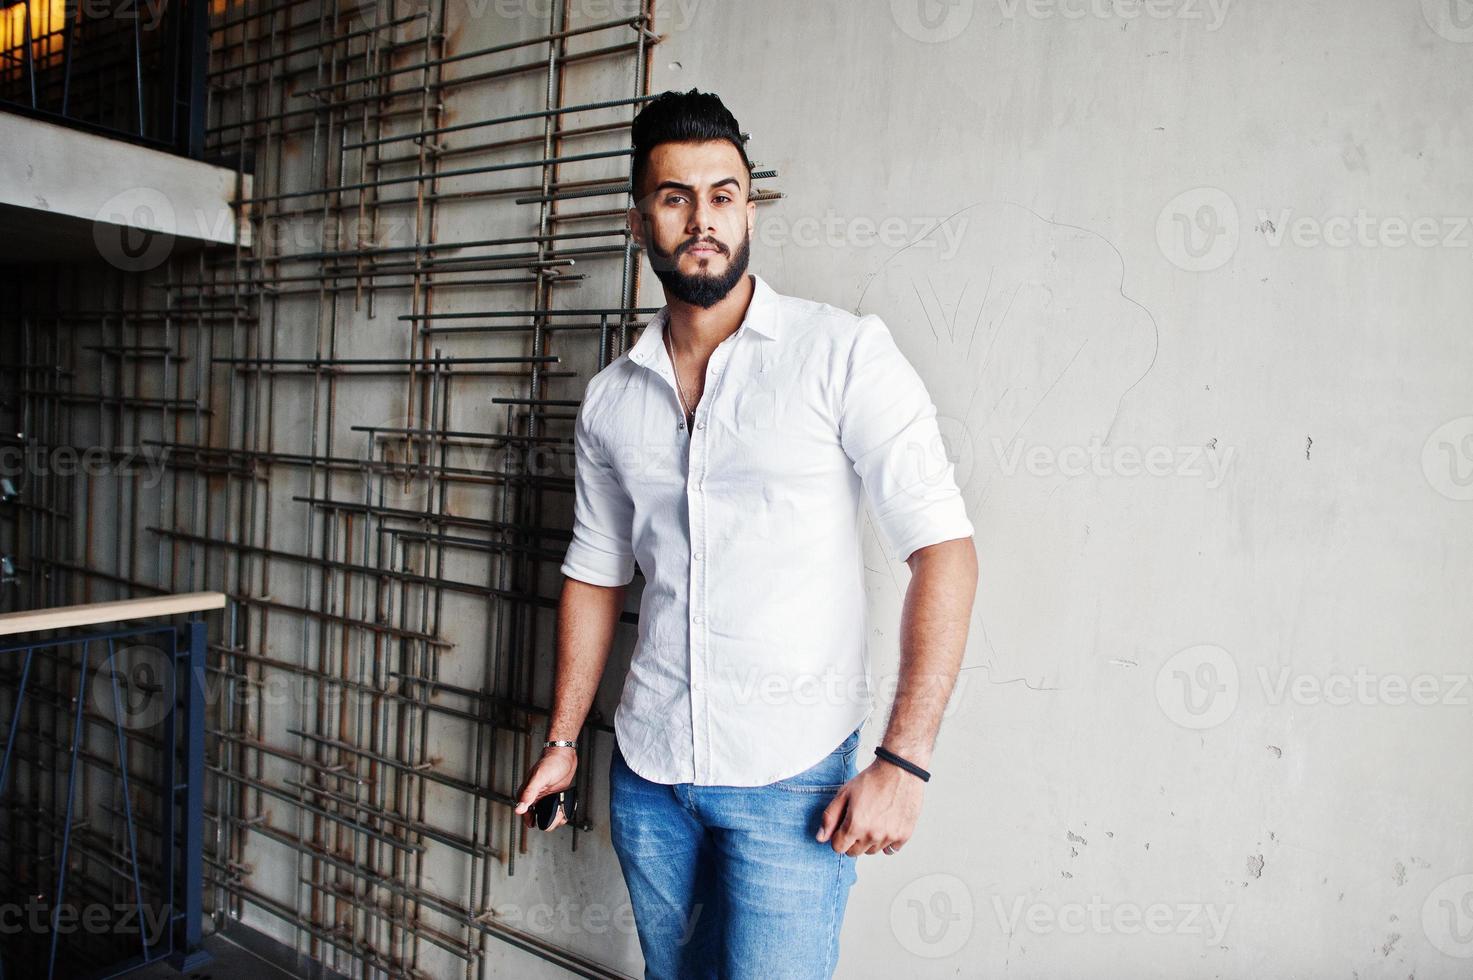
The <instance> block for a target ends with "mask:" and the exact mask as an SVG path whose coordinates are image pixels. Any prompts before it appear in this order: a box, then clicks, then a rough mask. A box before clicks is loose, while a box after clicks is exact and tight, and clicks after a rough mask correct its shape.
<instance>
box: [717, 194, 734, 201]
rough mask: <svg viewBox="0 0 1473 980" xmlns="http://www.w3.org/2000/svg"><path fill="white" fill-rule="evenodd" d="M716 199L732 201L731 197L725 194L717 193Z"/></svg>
mask: <svg viewBox="0 0 1473 980" xmlns="http://www.w3.org/2000/svg"><path fill="white" fill-rule="evenodd" d="M716 200H718V201H730V200H731V198H729V197H727V196H726V195H725V194H717V195H716Z"/></svg>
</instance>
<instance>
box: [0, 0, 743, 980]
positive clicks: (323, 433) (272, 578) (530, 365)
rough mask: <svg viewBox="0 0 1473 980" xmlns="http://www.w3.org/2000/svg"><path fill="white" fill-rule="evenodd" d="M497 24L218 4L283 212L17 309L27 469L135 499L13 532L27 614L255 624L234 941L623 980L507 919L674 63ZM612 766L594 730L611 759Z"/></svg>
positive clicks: (37, 497) (218, 93)
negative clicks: (647, 166)
mask: <svg viewBox="0 0 1473 980" xmlns="http://www.w3.org/2000/svg"><path fill="white" fill-rule="evenodd" d="M538 6H540V5H538ZM633 6H634V4H631V7H633ZM472 9H475V8H468V7H461V6H457V5H454V4H449V3H447V2H446V0H431V2H429V3H427V4H414V3H412V2H410V0H381V2H380V3H378V4H367V5H363V6H360V7H350V6H349V5H348V4H346V3H339V2H338V0H257V2H250V3H245V4H230V3H216V4H214V6H213V10H212V27H211V52H210V55H211V58H210V69H209V84H210V99H211V106H210V113H209V125H208V128H207V134H208V135H207V147H206V156H207V158H210V159H214V160H224V161H228V162H229V163H230V165H232V166H234V167H235V168H236V169H237V170H238V172H240V173H242V174H244V173H251V174H252V175H253V186H252V190H251V192H250V193H249V194H244V193H241V194H238V199H239V200H238V204H239V207H240V208H241V210H242V213H243V214H245V215H246V216H248V219H249V220H250V221H251V222H252V225H253V236H254V243H255V244H254V246H253V247H252V248H250V249H245V248H239V247H237V248H235V249H233V250H226V251H212V252H194V253H191V254H175V255H173V256H172V257H170V259H169V260H168V262H167V263H166V264H164V265H162V266H159V267H158V268H156V269H152V270H148V271H146V272H140V271H137V270H133V269H126V268H118V269H113V270H110V271H109V273H108V274H107V275H105V276H100V275H99V274H98V272H97V270H96V269H95V268H91V267H86V266H80V265H79V266H72V267H59V268H55V269H52V270H51V271H50V272H49V274H48V275H45V276H36V277H34V278H29V279H26V280H20V279H15V280H13V281H12V282H11V284H10V286H9V287H8V288H7V292H6V296H5V304H4V309H3V314H0V315H3V317H4V320H5V321H6V325H7V326H8V327H9V328H10V329H9V330H8V331H7V332H6V333H7V340H6V343H7V344H9V345H10V348H11V349H10V355H11V356H10V358H9V359H8V361H9V362H8V364H7V365H6V371H7V372H8V374H7V377H6V389H7V393H6V401H5V404H4V406H3V407H4V409H5V410H6V411H7V412H8V413H10V416H11V418H12V419H13V423H14V424H13V425H10V426H7V428H8V429H9V430H10V432H11V433H12V434H11V435H8V436H5V437H3V439H4V440H5V441H6V442H7V444H11V443H13V444H15V445H16V446H17V447H32V448H39V449H40V450H42V451H44V452H46V453H49V454H51V456H54V455H55V453H56V451H57V450H58V448H59V447H68V446H73V447H79V448H87V447H92V448H95V449H97V450H98V451H99V452H100V453H101V456H99V457H98V458H99V460H104V461H105V462H101V463H100V464H99V466H98V467H97V471H96V472H93V471H92V470H89V469H83V470H82V471H79V472H74V473H61V472H55V469H56V468H55V467H51V466H47V467H42V468H41V469H40V470H38V471H35V472H31V471H29V470H28V471H27V473H26V475H25V476H24V478H23V480H22V481H21V482H22V484H23V485H22V486H20V487H18V488H17V489H18V493H17V494H16V495H15V496H14V499H11V500H8V501H7V502H5V503H4V504H3V505H0V529H3V533H4V535H5V538H4V545H5V547H4V551H5V554H6V556H7V558H9V559H10V564H11V565H12V566H13V575H10V573H7V575H8V576H9V577H10V581H9V584H8V586H7V588H8V590H9V593H10V595H9V597H8V600H7V601H9V602H12V603H13V604H15V605H32V606H40V605H55V604H61V603H63V602H73V601H98V600H102V599H107V598H114V597H117V596H123V595H132V594H140V593H141V594H148V593H154V592H164V591H170V592H172V591H187V590H191V589H196V588H204V587H206V586H207V585H208V587H212V588H219V589H221V590H223V591H225V592H226V593H227V594H228V595H229V596H230V599H231V601H230V603H229V605H228V606H227V610H226V615H225V616H224V617H223V622H224V627H223V630H222V631H221V633H220V635H212V636H211V637H210V643H209V647H208V649H209V651H210V655H209V668H208V669H209V683H210V693H211V699H210V700H211V715H210V719H209V731H208V741H209V758H210V763H209V766H208V770H209V773H210V785H209V789H208V792H207V798H206V819H207V854H206V875H207V883H208V888H209V892H208V893H207V894H208V895H209V896H211V897H212V898H213V902H212V907H213V913H214V917H215V924H216V926H217V927H221V926H223V925H224V924H225V923H226V922H227V920H235V919H246V920H247V921H251V922H257V923H259V922H261V921H263V917H264V918H266V919H275V920H277V921H279V922H280V923H284V924H285V925H286V926H287V927H289V931H290V935H292V936H293V937H294V938H295V941H296V947H297V952H298V954H299V955H301V956H305V957H311V958H313V959H317V960H321V961H323V962H324V963H326V964H327V965H329V966H330V967H332V968H333V969H336V970H338V971H340V972H343V973H346V974H348V975H351V976H363V977H377V976H385V977H400V976H403V977H422V976H432V975H433V976H443V975H445V966H444V964H445V963H447V962H458V963H462V964H463V967H464V973H465V975H466V976H467V977H468V978H470V977H475V976H477V975H478V974H479V973H480V972H481V971H480V969H479V964H480V963H481V962H482V961H483V959H484V958H485V957H486V955H487V953H488V950H490V949H491V946H492V940H499V941H502V942H506V943H510V944H512V945H515V946H517V947H519V948H521V949H523V950H526V951H528V952H531V953H533V954H534V955H537V956H540V957H542V958H544V959H547V960H549V961H551V962H555V963H558V964H559V965H561V966H563V967H564V968H566V969H567V970H569V971H570V972H572V973H574V974H577V975H582V976H616V975H618V974H616V973H614V972H613V971H611V970H609V969H607V968H606V967H604V966H601V965H600V964H599V963H598V962H596V959H595V957H593V956H591V955H589V954H588V952H587V951H586V950H583V951H576V950H570V949H563V948H559V947H558V946H555V945H554V944H552V943H551V942H549V941H548V940H547V939H546V938H545V937H544V936H542V935H540V934H538V933H536V932H532V931H528V930H523V929H519V928H517V927H516V926H513V925H508V924H506V923H504V922H502V921H499V918H498V916H497V914H496V912H495V906H496V904H497V902H496V899H497V890H498V885H501V884H503V883H504V882H505V879H506V878H507V877H508V876H512V875H514V874H515V872H516V870H517V860H516V859H517V857H518V856H519V855H520V854H524V853H527V851H528V844H529V842H528V837H527V832H526V831H525V830H524V829H523V828H522V825H521V821H520V819H519V818H517V817H516V815H515V814H513V813H511V811H510V805H511V804H512V803H514V800H513V799H512V794H513V793H514V791H515V789H516V787H517V786H518V785H519V784H520V781H521V778H522V776H523V774H524V772H525V770H526V768H527V767H528V766H529V765H530V764H531V763H532V762H533V761H535V759H536V758H537V756H538V755H539V754H540V739H541V738H542V737H544V732H545V728H546V721H547V715H548V713H549V712H548V701H549V694H550V680H551V658H550V656H549V655H548V653H547V651H550V650H551V649H552V644H551V628H552V618H553V617H552V615H551V613H552V611H553V610H554V608H555V604H556V603H555V599H554V598H553V597H554V596H555V594H556V584H557V582H556V578H557V577H556V574H555V572H556V567H557V564H558V562H559V561H560V560H561V556H562V552H563V549H564V547H565V546H566V543H567V540H568V537H569V532H568V531H567V530H566V528H567V527H568V520H569V516H570V514H571V503H572V501H571V493H572V488H573V483H572V463H571V456H572V453H571V442H570V432H571V421H572V419H573V413H574V411H575V409H576V407H577V404H578V396H579V395H580V394H581V389H582V382H584V381H586V380H587V378H588V377H589V376H591V375H592V373H594V372H595V371H596V370H598V369H599V368H601V367H603V366H604V365H605V364H606V363H607V362H608V361H609V360H610V359H611V358H612V357H614V356H617V354H618V353H620V352H621V351H623V350H624V349H626V348H627V346H628V344H629V341H630V335H631V332H632V331H633V330H635V329H637V328H638V327H639V326H641V325H642V323H643V318H644V317H646V316H647V315H648V314H650V313H652V312H654V310H653V309H647V308H636V307H635V306H634V302H635V297H636V296H637V292H638V289H637V286H638V264H637V252H636V250H635V247H634V244H633V242H632V240H631V239H630V237H629V235H628V233H627V229H625V228H624V223H623V208H624V206H625V202H626V201H627V195H628V189H629V188H628V177H627V171H628V152H629V151H628V150H627V149H626V148H625V147H627V143H628V138H627V127H628V123H629V120H630V119H631V118H632V116H633V115H634V113H635V112H636V111H637V110H638V108H639V106H640V104H641V103H642V102H643V101H644V100H645V99H647V98H648V97H649V96H648V91H649V59H648V53H649V50H650V48H651V47H652V46H653V45H654V44H656V43H658V41H659V38H658V37H657V36H656V35H655V34H654V33H653V31H652V27H653V24H654V19H653V18H654V10H653V2H652V0H641V2H640V3H639V4H638V10H637V12H635V13H634V14H633V15H632V16H629V17H622V18H613V19H603V20H598V19H595V18H590V17H582V18H580V17H579V16H578V12H577V11H576V10H575V8H574V5H573V4H572V2H571V0H557V2H554V3H551V4H547V5H546V6H545V9H546V13H547V18H548V19H547V21H546V22H545V23H544V24H542V25H541V26H540V27H539V28H538V29H537V32H536V33H535V35H534V36H530V37H515V36H509V35H513V34H514V33H515V31H516V30H517V29H520V28H522V27H524V26H525V23H526V18H525V17H523V18H522V19H521V20H520V21H510V20H505V19H497V18H495V17H494V16H493V17H490V18H489V19H482V20H481V21H479V22H478V21H477V20H476V19H475V18H473V17H471V16H470V13H469V11H470V10H472ZM479 9H482V10H485V9H489V8H487V7H485V6H484V5H483V6H482V7H481V8H479ZM575 72H576V73H577V76H576V77H571V76H572V74H573V73H575ZM611 86H616V87H623V88H624V89H625V91H627V92H628V93H629V94H627V95H619V94H617V92H611V91H609V89H610V87H611ZM574 91H576V92H578V93H580V94H582V95H584V96H585V97H583V98H572V97H571V95H572V93H573V92H574ZM486 106H507V107H512V106H515V107H517V111H514V112H505V113H492V112H487V111H484V109H483V108H482V107H486ZM533 175H535V179H530V180H529V177H532V176H533ZM757 176H762V174H760V173H759V174H757ZM139 179H140V182H142V183H146V182H147V175H139ZM239 186H241V184H238V187H239ZM383 192H387V193H383ZM600 199H603V200H600ZM570 202H588V204H587V205H586V206H585V208H586V209H584V210H577V209H573V208H570V207H569V204H570ZM533 214H535V220H533V218H532V215H533ZM445 227H455V228H462V229H474V232H475V233H473V234H462V235H456V236H447V238H446V239H441V237H440V232H441V229H442V228H445ZM583 266H588V268H587V269H585V268H583ZM575 269H577V271H574V270H575ZM615 269H617V273H616V272H615ZM616 280H617V286H615V285H614V282H615V281H616ZM471 289H474V290H475V292H471V291H470V290H471ZM381 305H385V306H387V307H388V310H387V311H384V310H381V309H380V306H381ZM580 379H581V380H580ZM48 458H50V457H48ZM140 460H141V461H142V462H143V463H146V464H148V465H142V464H141V463H140ZM154 463H157V464H158V465H159V466H160V467H161V469H160V470H159V472H161V474H162V479H160V480H157V481H155V480H153V478H152V473H153V470H151V469H150V467H151V466H152V465H153V464H154ZM0 496H3V495H0ZM633 618H634V617H633V616H632V615H628V614H626V616H625V621H626V622H632V621H633ZM538 651H542V654H541V655H540V656H539V655H538ZM63 708H64V706H63ZM66 717H67V716H66V712H65V710H59V713H58V714H56V717H54V718H51V719H49V720H48V721H46V723H45V724H44V725H40V727H38V732H37V737H38V738H39V737H42V736H43V735H45V734H46V733H47V732H54V731H55V730H56V729H55V728H54V724H55V723H57V722H58V721H65V719H66ZM38 724H39V723H38ZM611 730H612V729H611V727H610V726H609V724H607V723H606V721H605V720H604V718H603V717H602V716H601V715H600V714H599V713H598V711H597V709H595V712H594V715H593V716H592V717H590V720H589V723H588V725H587V727H586V729H585V731H584V732H583V733H582V735H581V736H580V743H581V744H582V745H583V746H584V752H583V755H584V757H585V758H586V759H589V760H592V759H594V758H597V757H598V755H599V750H600V746H601V743H606V740H605V739H601V738H600V736H601V735H604V734H607V733H609V732H611ZM602 748H603V750H604V751H605V752H606V751H607V745H606V744H602ZM93 755H95V756H96V758H97V759H98V760H100V761H105V756H101V755H97V754H96V753H93ZM594 768H595V766H594V765H592V764H591V763H586V764H585V765H583V766H581V767H580V770H579V774H578V780H579V787H578V788H579V791H580V795H581V796H582V797H583V799H584V800H589V799H591V798H592V797H593V796H594V794H595V792H596V791H598V789H599V787H598V786H596V785H595V780H594V779H592V778H591V773H592V771H593V770H594ZM585 813H586V811H585ZM153 816H154V817H155V818H156V816H157V815H156V814H155V815H153ZM585 820H586V817H585ZM12 829H14V827H13V826H12ZM589 829H591V827H590V825H589V824H588V823H586V822H585V823H584V824H583V825H581V826H577V827H573V828H571V829H570V831H569V832H568V834H567V835H566V836H565V837H562V838H560V842H558V843H555V844H554V845H553V846H571V847H573V848H577V847H578V837H579V834H580V833H582V832H586V831H587V830H589ZM32 833H33V834H36V835H44V831H43V830H41V829H39V828H37V829H34V830H33V831H32ZM35 840H36V842H37V846H40V840H41V838H40V836H37V837H36V838H35ZM561 841H566V843H565V844H564V843H561ZM90 843H91V842H90V841H89V847H90ZM92 850H96V848H93V849H92ZM104 850H105V849H104ZM432 957H433V958H432Z"/></svg>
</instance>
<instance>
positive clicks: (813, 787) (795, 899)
mask: <svg viewBox="0 0 1473 980" xmlns="http://www.w3.org/2000/svg"><path fill="white" fill-rule="evenodd" d="M858 749H859V730H858V729H856V730H855V731H854V732H853V734H851V735H850V736H849V737H848V738H846V739H844V741H843V742H842V743H840V745H839V746H838V748H836V749H834V751H833V752H832V753H830V754H829V755H827V756H825V757H824V758H823V759H822V760H820V761H819V763H818V764H817V765H815V766H813V767H812V768H810V769H806V770H804V771H803V772H800V773H798V774H797V775H796V776H789V777H788V778H787V779H780V780H778V781H777V782H775V783H769V784H768V785H766V786H697V785H695V784H694V783H675V784H674V785H671V784H668V783H656V782H651V781H650V780H648V779H645V778H644V777H642V776H640V775H638V774H637V773H635V772H634V770H632V769H630V768H629V765H628V763H626V762H625V761H624V756H623V755H622V754H621V753H620V752H619V747H618V744H617V740H616V743H615V745H614V752H613V759H612V761H611V762H610V765H609V786H610V793H609V831H610V835H611V837H612V839H613V844H614V852H615V853H616V854H617V855H618V856H619V866H620V868H621V869H622V870H623V872H624V881H625V883H626V884H627V885H628V886H629V900H630V902H631V904H632V905H633V910H634V922H635V927H636V929H637V930H638V931H639V945H640V948H641V949H642V950H643V951H644V962H645V974H644V975H645V977H646V980H687V978H692V977H697V978H705V977H710V978H721V980H740V978H747V977H752V978H761V980H778V978H795V980H815V978H828V977H831V976H833V973H834V967H835V966H836V965H837V963H838V961H839V927H840V925H841V924H842V923H843V921H844V906H845V904H846V903H847V902H848V899H849V888H850V886H852V885H853V884H854V882H855V880H856V879H857V878H858V869H857V867H856V865H857V863H858V861H859V859H858V858H854V857H850V856H849V855H847V854H839V853H837V852H835V851H834V849H833V847H832V846H831V845H830V843H829V842H823V843H820V842H819V841H817V840H815V839H814V835H815V834H817V833H818V828H819V824H820V822H821V821H822V818H823V811H824V808H825V807H826V806H828V805H829V803H830V802H832V800H833V798H834V795H835V794H836V793H837V792H838V790H839V787H840V786H842V785H843V784H844V783H846V782H848V781H849V780H850V779H852V778H853V777H854V776H856V775H858V773H859V769H858V766H857V764H856V760H855V755H856V754H857V752H858Z"/></svg>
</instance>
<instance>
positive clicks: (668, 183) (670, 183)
mask: <svg viewBox="0 0 1473 980" xmlns="http://www.w3.org/2000/svg"><path fill="white" fill-rule="evenodd" d="M727 184H731V185H732V186H734V187H736V189H737V190H741V189H742V184H741V181H739V180H737V179H736V178H735V177H723V178H722V179H721V180H718V181H717V182H716V183H714V184H712V185H711V189H712V190H715V189H716V188H718V187H725V186H726V185H727ZM671 188H673V189H674V190H678V191H689V192H690V193H692V194H694V193H695V192H696V189H695V188H694V187H692V186H691V185H689V184H682V183H680V181H678V180H662V181H660V182H659V183H658V184H656V185H655V190H656V191H663V190H666V189H671Z"/></svg>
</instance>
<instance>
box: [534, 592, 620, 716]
mask: <svg viewBox="0 0 1473 980" xmlns="http://www.w3.org/2000/svg"><path fill="white" fill-rule="evenodd" d="M624 589H625V587H624V586H622V585H619V586H612V587H606V586H601V585H590V584H588V583H587V582H580V581H579V580H577V579H572V578H565V579H563V593H562V597H561V599H560V600H559V602H558V626H557V679H556V682H555V684H554V692H553V706H552V721H551V723H550V724H549V725H548V734H547V737H548V738H550V739H558V740H573V739H577V737H578V733H579V732H580V731H581V730H582V728H583V722H584V721H585V720H586V719H587V718H588V709H589V708H591V707H592V706H593V698H594V695H595V694H597V693H598V685H599V682H600V680H602V678H603V674H604V666H605V665H606V664H607V663H608V660H609V647H610V646H611V645H612V644H613V640H614V627H615V626H616V625H617V624H618V622H619V616H620V614H621V613H622V612H623V611H624Z"/></svg>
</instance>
